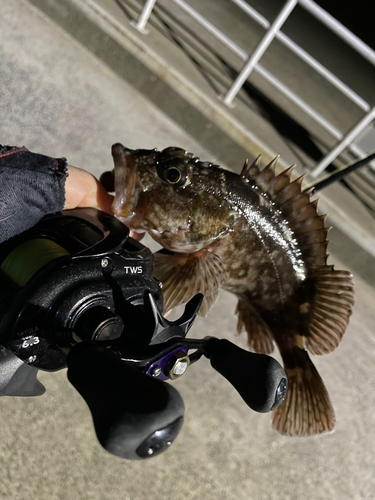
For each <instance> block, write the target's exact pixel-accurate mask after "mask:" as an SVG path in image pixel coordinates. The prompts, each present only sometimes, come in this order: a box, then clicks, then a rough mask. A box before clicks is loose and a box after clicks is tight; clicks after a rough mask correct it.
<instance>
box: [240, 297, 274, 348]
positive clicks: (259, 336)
mask: <svg viewBox="0 0 375 500" xmlns="http://www.w3.org/2000/svg"><path fill="white" fill-rule="evenodd" d="M236 314H237V315H238V321H237V333H241V332H242V331H243V330H245V331H246V332H247V339H248V347H249V349H250V351H254V352H257V353H259V354H270V353H271V352H272V351H273V350H274V342H273V336H272V333H271V331H270V329H269V328H268V326H267V324H266V323H265V322H264V321H263V320H262V318H261V317H260V316H259V314H258V313H257V312H256V310H255V309H254V307H253V306H252V305H250V304H249V303H248V302H247V301H246V299H245V300H243V299H239V300H238V304H237V308H236Z"/></svg>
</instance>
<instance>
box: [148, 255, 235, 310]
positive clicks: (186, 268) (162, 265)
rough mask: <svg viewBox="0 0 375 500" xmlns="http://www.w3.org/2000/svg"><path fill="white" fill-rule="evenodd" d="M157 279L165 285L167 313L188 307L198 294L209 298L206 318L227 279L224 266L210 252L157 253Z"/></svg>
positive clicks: (164, 294)
mask: <svg viewBox="0 0 375 500" xmlns="http://www.w3.org/2000/svg"><path fill="white" fill-rule="evenodd" d="M154 257H155V268H154V277H155V278H156V279H158V280H159V281H161V283H162V284H163V296H164V311H165V312H167V311H170V310H171V309H173V308H175V307H177V306H178V305H180V304H186V303H187V302H188V301H189V300H190V299H191V298H192V297H194V296H195V295H196V294H197V293H202V294H203V295H204V296H205V299H204V300H203V304H202V306H201V309H202V313H200V314H201V315H206V314H207V313H208V310H209V309H210V307H211V306H212V305H213V303H214V302H215V300H216V298H217V295H218V293H219V288H220V287H221V285H222V283H223V282H224V281H225V279H226V272H225V268H224V265H223V263H222V262H221V260H220V259H219V257H217V256H216V255H215V254H213V253H212V252H209V251H208V250H206V249H202V250H199V251H198V252H194V253H192V254H180V253H174V254H165V253H156V254H155V255H154Z"/></svg>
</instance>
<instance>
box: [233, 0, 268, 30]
mask: <svg viewBox="0 0 375 500" xmlns="http://www.w3.org/2000/svg"><path fill="white" fill-rule="evenodd" d="M231 1H232V2H233V3H234V4H236V5H237V6H238V7H239V8H240V9H242V10H243V11H244V12H246V14H248V15H249V16H250V17H252V18H253V19H254V20H255V21H257V22H258V23H259V24H260V25H261V26H263V28H265V29H266V30H268V28H269V27H270V26H271V23H270V22H269V20H268V19H266V18H265V17H264V16H262V14H259V12H258V11H257V10H255V9H253V7H251V6H250V5H249V4H248V3H246V2H245V1H244V0H231Z"/></svg>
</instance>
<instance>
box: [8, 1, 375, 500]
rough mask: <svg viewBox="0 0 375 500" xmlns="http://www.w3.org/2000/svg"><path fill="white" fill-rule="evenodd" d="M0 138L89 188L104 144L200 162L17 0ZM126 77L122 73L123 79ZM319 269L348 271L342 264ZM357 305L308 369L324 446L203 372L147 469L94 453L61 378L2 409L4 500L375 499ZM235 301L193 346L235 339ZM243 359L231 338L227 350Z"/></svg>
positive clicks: (360, 287)
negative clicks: (175, 434)
mask: <svg viewBox="0 0 375 500" xmlns="http://www.w3.org/2000/svg"><path fill="white" fill-rule="evenodd" d="M0 15H1V19H2V28H1V33H0V40H1V44H0V54H1V86H0V111H1V121H0V130H1V133H0V138H1V141H0V142H1V143H5V144H20V145H21V144H25V145H26V146H27V147H29V148H30V149H31V150H34V151H38V152H40V153H44V154H48V155H54V156H66V157H67V158H68V160H69V162H70V163H72V164H74V165H77V166H80V167H83V168H86V169H88V170H90V171H91V172H93V173H94V174H95V175H99V174H100V173H101V172H102V171H103V170H106V169H108V168H111V166H112V160H111V156H110V147H111V144H112V143H114V142H117V141H121V142H124V143H125V144H127V145H129V146H130V147H145V148H147V147H158V148H163V147H166V146H169V145H171V144H175V145H181V146H184V147H185V148H187V149H189V150H191V151H194V152H195V153H196V154H198V155H200V156H201V157H205V158H207V159H211V157H210V154H209V152H208V151H206V150H205V149H204V147H203V146H202V145H201V144H199V143H198V142H197V141H196V140H195V139H193V138H192V137H191V136H189V135H188V134H187V133H186V132H185V131H184V130H183V129H182V128H180V127H179V126H178V125H177V124H176V123H175V122H174V121H172V120H171V119H170V118H169V117H167V116H166V115H165V114H163V113H162V112H161V111H160V110H159V109H158V108H156V107H155V106H154V105H153V104H152V103H150V101H148V100H147V99H146V98H145V97H143V95H142V94H141V93H139V92H138V91H136V90H135V89H134V88H133V87H132V86H130V85H129V84H127V83H125V82H124V81H123V80H122V79H120V78H119V77H118V76H117V75H116V74H114V73H113V72H112V71H111V70H110V69H109V68H108V67H107V66H106V65H104V64H103V63H102V62H101V61H100V60H98V59H96V58H95V57H94V56H93V55H92V53H90V52H89V51H88V50H86V49H85V48H84V47H82V46H81V45H80V44H79V43H77V41H75V40H74V39H72V38H71V37H70V36H69V35H67V34H66V33H65V32H64V31H62V30H61V29H60V28H59V27H58V26H57V25H56V24H54V23H53V22H51V21H50V19H49V18H47V17H45V16H44V15H43V14H41V12H40V11H39V10H37V9H36V8H34V7H32V6H31V5H30V3H28V2H26V1H24V0H13V1H9V0H6V1H3V2H1V4H0ZM131 69H132V68H130V70H131ZM350 257H351V256H350V255H347V258H345V255H344V258H345V262H342V261H340V260H339V259H338V258H337V257H336V256H335V255H333V256H332V257H331V262H333V263H336V264H337V268H349V269H350V265H348V262H350V261H349V258H350ZM354 274H355V278H356V306H355V310H354V314H353V317H352V320H351V323H350V325H349V328H348V330H347V333H346V335H345V337H344V339H343V341H342V344H341V346H340V348H339V349H338V350H337V351H336V352H335V353H333V354H330V355H329V356H324V357H319V358H315V359H314V362H315V364H316V366H317V368H318V369H319V371H320V373H321V375H322V377H323V379H324V380H325V382H326V385H327V387H328V389H329V392H330V394H331V397H332V401H333V404H334V406H335V409H336V413H337V427H336V431H335V432H334V433H333V434H331V435H326V436H321V437H316V438H308V439H298V438H287V437H282V436H279V435H277V434H276V433H274V432H273V431H272V429H271V427H270V417H269V415H260V414H256V413H254V412H252V411H251V410H249V409H248V408H247V407H246V406H245V404H244V403H243V402H242V400H241V398H240V397H239V396H238V395H237V393H236V392H235V390H234V389H233V388H232V387H231V386H230V385H229V384H228V383H227V382H226V381H225V380H224V379H223V378H222V377H221V376H220V375H219V374H217V373H216V372H215V371H214V370H213V369H212V368H211V367H210V365H209V363H208V362H207V361H205V360H202V361H200V362H199V363H197V364H196V365H194V366H193V367H191V368H190V370H189V371H188V373H187V374H186V375H185V376H184V377H182V378H181V379H180V380H178V381H177V382H175V383H174V385H175V387H177V388H178V390H179V391H180V393H181V394H182V396H183V398H184V401H185V405H186V418H185V424H184V426H183V428H182V431H181V434H180V436H179V438H178V439H177V440H176V442H175V443H174V445H173V446H172V448H171V449H170V450H168V451H167V452H166V453H165V454H163V455H160V456H159V457H156V458H154V459H151V460H150V461H148V462H137V463H133V462H126V461H123V460H120V459H117V458H115V457H113V456H111V455H109V454H107V453H106V452H105V451H103V450H102V448H101V447H100V446H99V445H98V443H97V441H96V438H95V434H94V430H93V427H92V422H91V416H90V414H89V411H88V409H87V407H86V404H85V403H84V401H83V400H82V399H81V397H80V396H79V395H78V394H77V393H76V392H75V390H74V389H73V387H72V386H70V384H69V383H68V381H67V379H66V373H65V371H61V372H58V373H52V374H50V373H41V374H40V380H41V382H42V383H43V384H44V385H45V386H46V389H47V392H46V394H45V395H44V396H42V397H40V398H35V399H23V398H2V399H1V400H0V422H1V425H0V467H1V471H2V473H1V480H0V498H1V499H2V500H3V499H4V500H8V499H11V500H16V499H17V500H26V499H30V498H35V499H38V500H47V499H48V500H75V499H77V500H78V499H80V500H81V499H95V500H107V499H108V500H110V499H111V500H112V499H121V500H127V499H129V500H143V499H144V498H147V497H152V498H163V499H166V500H172V499H173V500H180V499H181V500H188V499H198V498H199V499H202V498H203V499H208V500H214V499H215V500H219V499H223V500H224V499H225V500H231V499H233V500H234V499H236V500H238V499H254V500H263V499H264V500H266V499H270V500H276V499H277V500H279V499H282V500H300V499H304V498H309V499H311V500H323V499H324V500H326V499H327V498H329V499H340V500H341V499H343V500H349V499H350V500H360V499H368V500H370V499H372V498H373V497H374V493H373V492H374V489H375V477H374V473H373V471H374V467H373V463H374V443H375V430H374V425H373V423H374V411H375V395H374V394H375V392H374V389H373V380H374V376H373V366H374V362H375V342H374V335H373V328H374V324H375V312H374V307H373V304H374V301H375V292H374V289H373V288H371V287H370V286H369V285H368V284H367V283H365V282H364V281H363V280H362V279H361V278H360V277H359V276H358V275H357V274H356V273H354ZM234 308H235V300H234V298H233V297H232V296H230V295H228V294H224V293H222V294H221V296H220V299H219V301H218V303H217V304H216V305H215V307H214V309H213V311H212V312H211V313H210V315H209V316H208V317H207V318H206V319H199V320H198V321H197V323H196V325H195V327H194V328H193V331H192V335H194V336H195V337H203V336H206V335H215V336H218V337H227V338H230V339H232V340H235V339H234V336H233V332H234V331H235V317H234V315H233V311H234ZM235 341H236V342H237V343H238V344H239V345H242V346H244V344H245V339H244V338H243V337H240V338H238V339H237V340H235Z"/></svg>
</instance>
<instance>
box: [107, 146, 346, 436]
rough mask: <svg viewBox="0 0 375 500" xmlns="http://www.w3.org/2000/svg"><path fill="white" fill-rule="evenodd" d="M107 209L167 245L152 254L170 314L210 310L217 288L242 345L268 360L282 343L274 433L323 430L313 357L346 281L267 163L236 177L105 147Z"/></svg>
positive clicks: (325, 407)
mask: <svg viewBox="0 0 375 500" xmlns="http://www.w3.org/2000/svg"><path fill="white" fill-rule="evenodd" d="M112 154H113V157H114V162H115V188H116V197H115V201H114V204H113V209H114V212H115V214H116V216H117V217H119V218H120V219H121V220H123V221H124V222H125V223H126V224H127V225H128V226H129V227H130V229H133V230H136V231H140V232H142V231H147V232H148V233H149V234H150V235H151V236H152V237H153V238H154V239H155V240H156V241H157V242H158V243H160V244H161V245H162V246H163V247H164V248H165V249H167V250H169V251H170V252H173V253H172V254H171V253H170V252H169V253H158V254H156V257H155V258H156V267H155V276H156V277H157V278H158V279H159V280H160V281H162V283H163V285H164V286H163V290H164V296H165V304H166V309H172V308H173V307H175V306H177V305H179V304H182V303H186V302H187V301H188V300H189V299H190V298H191V297H193V296H194V295H195V294H196V293H198V292H201V293H203V294H204V295H205V299H204V301H203V306H202V313H203V314H206V313H207V312H208V310H209V308H210V307H211V305H212V304H213V303H214V301H215V299H216V297H217V294H218V291H219V288H220V287H222V288H224V289H225V290H228V291H230V292H232V293H234V294H235V295H236V296H237V297H238V305H237V310H236V312H237V315H238V331H239V332H240V331H242V330H243V329H245V330H246V331H247V334H248V339H249V348H250V349H251V350H254V351H256V352H259V353H265V354H268V353H270V352H271V351H272V350H273V347H274V341H275V342H276V344H277V345H278V348H279V350H280V353H281V355H282V358H283V361H284V367H285V371H286V374H287V376H288V381H289V390H288V395H287V398H286V400H285V402H284V403H283V404H282V405H281V406H280V407H279V408H277V409H276V410H275V411H274V413H273V421H272V423H273V426H274V428H275V429H276V430H277V431H279V432H280V433H282V434H288V435H295V436H307V435H313V434H319V433H323V432H327V431H331V430H333V428H334V425H335V414H334V410H333V408H332V405H331V402H330V399H329V396H328V393H327V390H326V388H325V386H324V383H323V381H322V379H321V377H320V376H319V374H318V372H317V370H316V368H315V367H314V365H313V363H312V361H311V360H310V358H309V355H308V351H309V352H310V353H312V354H325V353H329V352H331V351H333V350H334V349H335V348H336V347H337V346H338V344H339V342H340V340H341V338H342V336H343V334H344V332H345V329H346V326H347V324H348V321H349V316H350V314H351V311H352V306H353V303H354V299H353V297H354V296H353V282H352V276H351V274H350V273H349V272H347V271H337V270H335V269H334V268H333V266H329V265H327V252H326V250H327V245H328V242H327V233H328V230H329V229H328V228H325V226H324V219H325V217H324V216H320V215H318V213H317V203H316V202H315V201H313V202H311V201H310V194H311V190H309V191H303V190H302V188H301V185H302V181H303V177H300V178H298V179H295V180H294V181H292V180H291V171H292V168H293V167H291V168H289V169H287V170H285V171H284V172H282V173H280V174H279V175H276V174H275V169H274V167H275V163H276V161H275V160H274V161H273V162H271V163H270V164H269V165H267V166H266V167H265V168H264V169H263V170H261V169H260V167H259V163H258V161H255V162H254V163H253V164H252V165H249V166H248V165H247V164H245V166H244V168H243V170H242V172H241V174H240V175H237V174H235V173H232V172H229V171H227V170H224V169H221V168H219V167H218V166H216V165H212V164H211V163H208V162H201V161H199V159H198V158H196V157H194V156H193V155H192V154H191V153H188V152H186V151H185V150H183V149H180V148H167V149H164V150H163V151H161V152H158V151H156V150H129V149H126V148H124V147H123V146H122V145H121V144H115V145H114V146H113V148H112Z"/></svg>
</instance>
